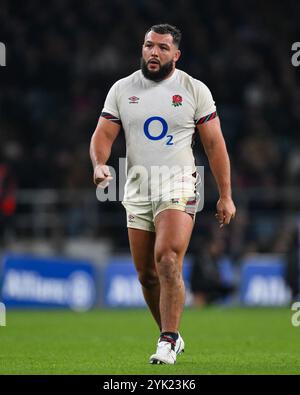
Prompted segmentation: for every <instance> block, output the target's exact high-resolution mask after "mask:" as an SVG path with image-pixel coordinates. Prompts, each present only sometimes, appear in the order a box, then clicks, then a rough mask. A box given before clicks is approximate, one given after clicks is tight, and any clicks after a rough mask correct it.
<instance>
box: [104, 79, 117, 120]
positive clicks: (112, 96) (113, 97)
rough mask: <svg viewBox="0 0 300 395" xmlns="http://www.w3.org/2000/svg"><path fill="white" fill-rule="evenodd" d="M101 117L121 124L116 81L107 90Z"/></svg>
mask: <svg viewBox="0 0 300 395" xmlns="http://www.w3.org/2000/svg"><path fill="white" fill-rule="evenodd" d="M100 116H101V117H104V118H106V119H108V120H110V121H112V122H116V123H118V124H121V119H120V114H119V108H118V99H117V83H115V84H114V85H113V86H112V87H111V88H110V90H109V92H108V94H107V96H106V99H105V102H104V107H103V109H102V112H101V115H100Z"/></svg>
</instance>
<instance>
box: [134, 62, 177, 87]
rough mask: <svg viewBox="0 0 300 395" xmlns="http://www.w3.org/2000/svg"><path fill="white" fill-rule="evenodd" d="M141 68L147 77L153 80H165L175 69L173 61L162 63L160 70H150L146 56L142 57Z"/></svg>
mask: <svg viewBox="0 0 300 395" xmlns="http://www.w3.org/2000/svg"><path fill="white" fill-rule="evenodd" d="M141 70H142V73H143V75H144V77H145V78H147V79H148V80H151V81H155V82H159V81H162V80H164V79H165V78H166V77H167V76H168V75H169V74H170V73H171V71H172V70H173V61H172V60H170V62H167V63H165V64H163V65H162V66H161V65H160V68H159V70H158V71H150V70H149V69H148V67H147V63H146V61H145V59H144V58H141Z"/></svg>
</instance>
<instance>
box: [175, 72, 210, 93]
mask: <svg viewBox="0 0 300 395" xmlns="http://www.w3.org/2000/svg"><path fill="white" fill-rule="evenodd" d="M178 76H179V82H180V84H181V85H182V86H183V87H184V88H185V89H186V90H187V91H188V92H189V93H190V94H191V95H192V96H193V97H194V98H195V99H197V98H198V97H199V96H201V95H207V92H209V89H208V87H207V86H206V85H205V84H204V83H203V82H202V81H200V80H197V79H196V78H193V77H192V76H190V75H189V74H188V73H186V72H184V71H182V70H178Z"/></svg>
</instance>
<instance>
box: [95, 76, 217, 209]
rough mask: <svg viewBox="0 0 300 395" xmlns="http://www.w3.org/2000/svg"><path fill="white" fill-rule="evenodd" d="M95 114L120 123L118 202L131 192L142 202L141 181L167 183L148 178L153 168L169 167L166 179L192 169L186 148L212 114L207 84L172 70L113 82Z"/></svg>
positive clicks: (144, 196)
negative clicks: (122, 166)
mask: <svg viewBox="0 0 300 395" xmlns="http://www.w3.org/2000/svg"><path fill="white" fill-rule="evenodd" d="M101 116H103V117H105V118H106V119H109V120H111V121H113V122H117V123H119V124H122V127H123V129H124V132H125V139H126V161H127V169H126V175H127V181H126V185H125V196H124V201H134V200H135V198H136V197H137V195H139V199H140V200H145V201H147V200H149V187H148V190H147V193H146V188H145V185H146V184H145V183H147V184H148V185H149V180H150V179H152V181H151V188H152V189H154V185H156V186H158V185H159V184H160V185H161V184H165V183H166V181H167V179H166V178H164V181H163V182H162V181H161V178H160V180H159V179H154V178H155V177H154V175H157V174H158V173H157V169H158V167H160V168H161V166H165V169H170V174H171V177H176V176H178V175H180V176H182V175H186V176H189V175H191V174H192V173H194V172H195V159H194V156H193V152H192V147H191V145H192V137H193V134H194V132H195V126H196V124H199V123H204V122H207V121H209V120H210V119H213V118H214V117H216V116H217V113H216V106H215V102H214V100H213V98H212V95H211V92H210V90H209V89H208V87H207V86H206V85H205V84H204V83H202V82H201V81H199V80H196V79H194V78H192V77H191V76H190V75H188V74H187V73H185V72H183V71H181V70H178V69H175V71H174V72H173V74H172V75H171V77H169V78H167V79H165V80H163V81H160V82H154V81H151V80H148V79H146V78H145V77H144V76H143V74H142V72H141V70H139V71H136V72H134V73H133V74H131V75H130V76H128V77H126V78H123V79H121V80H119V81H117V82H116V83H115V84H114V85H113V86H112V87H111V89H110V91H109V93H108V95H107V98H106V100H105V104H104V108H103V110H102V113H101ZM166 166H167V168H166ZM180 169H181V170H180ZM153 170H154V171H153ZM152 171H153V172H152ZM137 174H139V176H138V177H137ZM151 174H152V177H151ZM165 174H167V171H166V172H165ZM164 177H165V175H164ZM151 193H153V191H151Z"/></svg>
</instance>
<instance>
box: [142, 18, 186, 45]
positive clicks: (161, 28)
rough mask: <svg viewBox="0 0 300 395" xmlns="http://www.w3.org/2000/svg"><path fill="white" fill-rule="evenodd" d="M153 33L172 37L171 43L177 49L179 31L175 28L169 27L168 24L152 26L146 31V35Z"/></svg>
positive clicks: (179, 38) (179, 36)
mask: <svg viewBox="0 0 300 395" xmlns="http://www.w3.org/2000/svg"><path fill="white" fill-rule="evenodd" d="M151 31H153V32H155V33H158V34H171V36H172V37H173V43H174V44H175V45H176V46H177V47H178V48H179V45H180V41H181V31H180V30H179V29H178V28H177V27H176V26H172V25H169V24H168V23H161V24H159V25H153V26H151V27H150V29H149V30H147V32H146V34H145V35H147V34H148V33H149V32H151Z"/></svg>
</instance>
